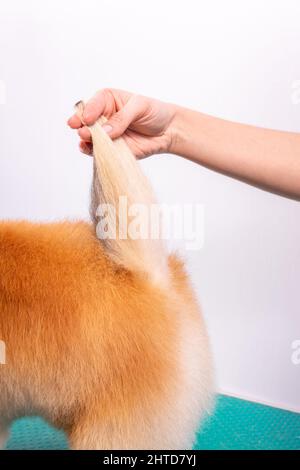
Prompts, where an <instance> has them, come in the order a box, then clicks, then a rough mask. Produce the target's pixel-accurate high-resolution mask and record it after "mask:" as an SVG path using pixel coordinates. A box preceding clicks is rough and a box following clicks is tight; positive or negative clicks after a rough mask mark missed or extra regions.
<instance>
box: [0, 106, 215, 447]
mask: <svg viewBox="0 0 300 470" xmlns="http://www.w3.org/2000/svg"><path fill="white" fill-rule="evenodd" d="M83 107H84V104H83V103H82V102H80V103H78V104H77V109H78V114H79V115H82V110H83ZM101 123H102V122H101V120H100V121H98V122H96V123H95V124H94V125H93V126H91V127H90V130H91V134H92V140H93V155H94V177H93V184H92V202H91V216H92V220H93V223H88V222H83V221H79V222H69V221H63V222H59V223H49V224H46V223H45V224H44V223H31V222H27V221H15V222H12V221H2V222H0V339H1V340H2V341H3V342H4V343H5V346H6V361H5V362H6V363H5V364H1V365H0V440H1V444H2V446H4V445H5V441H6V439H7V436H8V430H9V426H10V424H11V423H12V421H14V420H15V419H17V418H19V417H21V416H30V415H39V416H42V417H43V418H44V419H45V420H47V421H48V422H49V423H51V424H52V425H54V426H56V427H57V428H59V429H63V430H64V431H65V433H66V435H67V437H68V439H69V443H70V448H71V449H105V450H113V449H151V450H154V449H189V448H191V447H192V446H193V443H194V441H195V435H196V431H197V429H198V426H199V422H200V421H201V419H202V418H203V417H204V416H205V414H206V412H207V411H208V410H209V409H210V407H211V403H212V398H213V390H214V378H213V364H212V359H211V353H210V347H209V340H208V337H207V333H206V329H205V325H204V322H203V318H202V316H201V313H200V310H199V306H198V303H197V300H196V297H195V294H194V292H193V289H192V286H191V283H190V280H189V277H188V275H187V273H186V271H185V267H184V264H183V262H182V261H181V260H180V259H179V258H178V257H177V256H176V255H172V254H171V255H168V253H167V251H166V250H165V248H164V246H163V243H162V241H161V240H160V239H156V240H150V239H132V238H130V237H126V236H122V237H120V236H118V237H116V239H109V238H105V237H99V233H97V222H98V223H99V217H97V208H98V207H99V206H101V207H103V204H104V205H105V206H109V205H111V206H113V207H117V205H118V203H119V202H118V201H119V197H120V196H124V195H125V196H126V197H127V199H128V202H129V205H130V204H134V203H139V204H145V205H149V204H150V203H151V202H153V194H152V190H151V188H150V185H149V182H148V181H147V179H146V177H145V176H144V175H143V173H142V172H141V169H140V167H139V164H138V163H137V162H136V159H135V157H134V156H133V155H132V153H131V151H130V150H129V148H128V147H127V145H126V143H125V142H124V140H123V139H122V138H119V139H116V140H114V141H112V140H111V139H110V138H109V137H108V136H107V134H106V133H105V132H104V131H103V130H102V127H101ZM98 216H99V214H98ZM117 228H118V229H120V228H122V229H124V227H120V221H119V220H117ZM125 231H126V230H125ZM126 234H127V233H126ZM123 235H124V233H123Z"/></svg>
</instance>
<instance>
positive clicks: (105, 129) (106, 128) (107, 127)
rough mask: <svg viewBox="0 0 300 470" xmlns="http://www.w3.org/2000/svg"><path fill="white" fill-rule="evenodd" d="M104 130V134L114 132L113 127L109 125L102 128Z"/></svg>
mask: <svg viewBox="0 0 300 470" xmlns="http://www.w3.org/2000/svg"><path fill="white" fill-rule="evenodd" d="M102 129H103V130H104V132H106V133H107V134H109V133H110V132H111V131H112V127H111V126H110V125H109V124H104V126H102Z"/></svg>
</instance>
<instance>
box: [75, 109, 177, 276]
mask: <svg viewBox="0 0 300 470" xmlns="http://www.w3.org/2000/svg"><path fill="white" fill-rule="evenodd" d="M76 107H77V113H78V115H79V117H80V118H81V117H82V113H83V109H84V104H83V103H82V102H79V103H77V105H76ZM105 121H106V119H105V118H104V117H102V118H100V119H99V120H98V121H97V122H96V123H95V124H93V125H91V126H89V129H90V132H91V135H92V142H93V156H94V174H93V183H92V193H91V206H90V213H91V218H92V220H93V222H94V225H95V228H96V233H97V237H98V238H99V240H100V242H101V243H102V245H103V247H104V249H105V251H106V253H107V255H108V256H109V257H110V258H111V259H112V260H113V261H114V262H115V263H117V264H118V265H121V266H123V267H124V268H126V269H128V270H131V271H136V272H139V273H142V274H143V275H146V276H147V277H148V278H150V279H151V280H153V281H158V282H159V283H161V282H162V281H165V280H166V279H167V277H168V257H167V252H166V250H165V247H164V243H163V240H162V238H161V230H160V214H159V211H153V207H158V206H153V204H155V198H154V195H153V191H152V188H151V186H150V183H149V181H148V179H147V178H146V176H145V175H144V174H143V172H142V171H141V168H140V166H139V164H138V162H137V161H136V158H135V157H134V155H133V154H132V152H131V150H130V149H129V147H128V146H127V144H126V142H125V141H124V139H123V138H117V139H115V140H113V141H112V140H111V139H110V137H109V136H108V135H107V134H106V132H105V131H104V130H103V129H102V124H103V122H105ZM153 214H155V215H154V216H153Z"/></svg>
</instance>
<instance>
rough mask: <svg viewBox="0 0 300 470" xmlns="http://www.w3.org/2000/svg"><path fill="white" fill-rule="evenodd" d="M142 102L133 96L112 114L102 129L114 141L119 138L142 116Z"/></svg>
mask: <svg viewBox="0 0 300 470" xmlns="http://www.w3.org/2000/svg"><path fill="white" fill-rule="evenodd" d="M143 111H144V109H143V101H142V100H141V99H140V97H139V96H137V95H133V96H132V97H131V98H130V99H129V100H128V102H127V103H126V104H125V105H124V106H123V108H122V109H120V111H118V112H117V113H115V114H113V115H112V117H111V118H110V119H108V121H106V123H105V124H103V126H102V128H103V129H104V130H105V132H107V134H108V135H109V136H110V137H111V138H112V139H115V138H117V137H120V136H121V135H122V134H123V133H124V132H125V131H126V129H127V128H128V127H129V126H130V124H131V123H132V122H133V121H135V120H136V119H137V118H138V117H140V116H141V115H142V114H143Z"/></svg>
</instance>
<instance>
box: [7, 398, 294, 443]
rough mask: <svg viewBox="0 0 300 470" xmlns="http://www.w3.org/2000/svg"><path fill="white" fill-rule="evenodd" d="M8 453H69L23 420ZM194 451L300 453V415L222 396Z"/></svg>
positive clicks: (44, 428) (59, 437) (32, 421)
mask: <svg viewBox="0 0 300 470" xmlns="http://www.w3.org/2000/svg"><path fill="white" fill-rule="evenodd" d="M6 448H7V449H28V450H30V449H33V450H42V449H52V450H55V449H58V450H59V449H67V448H68V443H67V440H66V437H65V435H64V433H63V432H61V431H58V430H56V429H53V428H52V427H50V426H49V425H48V424H47V423H45V422H44V421H43V420H42V419H40V418H22V419H19V420H18V421H16V422H15V423H14V424H13V425H12V428H11V435H10V438H9V441H8V443H7V446H6ZM194 448H195V449H235V450H237V449H251V450H254V449H258V450H259V449H263V450H267V449H270V450H273V449H274V450H275V449H290V450H294V449H298V450H299V449H300V413H292V412H290V411H285V410H282V409H279V408H273V407H270V406H265V405H260V404H258V403H253V402H249V401H245V400H240V399H237V398H232V397H228V396H225V395H219V396H218V398H217V401H216V407H215V409H214V412H213V413H212V415H211V416H209V417H208V418H207V419H206V421H205V423H204V425H203V426H202V428H201V430H199V432H198V435H197V442H196V445H195V447H194Z"/></svg>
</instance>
